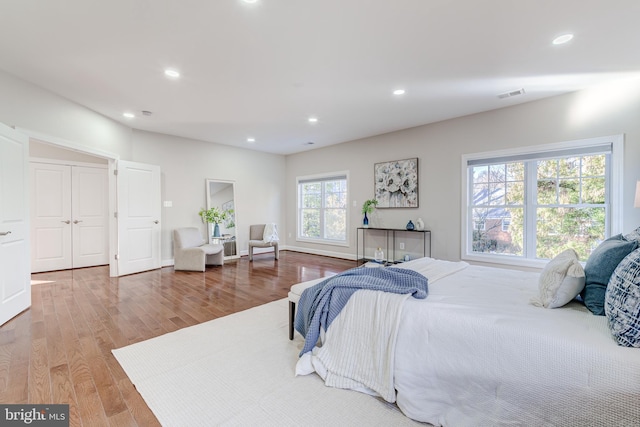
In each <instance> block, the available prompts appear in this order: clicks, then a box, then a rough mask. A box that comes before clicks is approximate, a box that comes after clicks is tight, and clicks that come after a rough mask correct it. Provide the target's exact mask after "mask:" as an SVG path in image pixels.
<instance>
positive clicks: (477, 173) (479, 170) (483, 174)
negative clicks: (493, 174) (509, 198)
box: [473, 166, 489, 183]
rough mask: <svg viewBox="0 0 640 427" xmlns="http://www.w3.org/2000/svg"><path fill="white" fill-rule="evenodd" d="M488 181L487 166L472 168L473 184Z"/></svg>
mask: <svg viewBox="0 0 640 427" xmlns="http://www.w3.org/2000/svg"><path fill="white" fill-rule="evenodd" d="M488 181H489V166H476V167H474V168H473V182H475V183H480V182H488Z"/></svg>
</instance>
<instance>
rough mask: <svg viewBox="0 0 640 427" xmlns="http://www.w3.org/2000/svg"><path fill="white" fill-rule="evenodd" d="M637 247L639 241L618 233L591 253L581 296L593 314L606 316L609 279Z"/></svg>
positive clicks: (585, 267)
mask: <svg viewBox="0 0 640 427" xmlns="http://www.w3.org/2000/svg"><path fill="white" fill-rule="evenodd" d="M637 247H638V242H637V241H628V240H626V239H625V238H624V237H623V236H622V234H618V235H617V236H613V237H610V238H608V239H607V240H605V241H604V242H602V243H600V245H599V246H598V247H597V248H595V249H594V250H593V252H591V255H589V259H587V263H586V264H585V266H584V275H585V286H584V290H583V291H582V292H581V293H580V296H582V300H583V301H584V304H585V305H586V306H587V308H588V309H589V310H590V311H591V312H592V313H593V314H596V315H598V316H604V314H605V313H604V298H605V292H606V291H607V284H608V283H609V279H610V278H611V275H612V274H613V271H614V270H615V269H616V267H617V266H618V264H620V261H622V260H623V259H624V257H626V256H627V255H629V253H631V252H632V251H633V250H635V249H636V248H637Z"/></svg>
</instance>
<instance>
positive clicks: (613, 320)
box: [604, 249, 640, 347]
mask: <svg viewBox="0 0 640 427" xmlns="http://www.w3.org/2000/svg"><path fill="white" fill-rule="evenodd" d="M604 309H605V313H606V316H607V321H608V323H609V330H611V333H612V334H613V337H614V338H615V339H616V341H617V342H618V344H619V345H622V346H625V347H640V249H636V250H635V251H633V252H631V253H630V254H629V255H627V256H626V257H625V258H624V259H623V260H622V261H621V262H620V264H618V267H616V269H615V270H614V272H613V274H612V275H611V280H610V281H609V285H608V286H607V292H606V296H605V306H604Z"/></svg>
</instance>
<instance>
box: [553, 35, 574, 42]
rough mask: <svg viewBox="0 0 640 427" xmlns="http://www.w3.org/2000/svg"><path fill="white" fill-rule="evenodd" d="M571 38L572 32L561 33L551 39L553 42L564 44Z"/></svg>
mask: <svg viewBox="0 0 640 427" xmlns="http://www.w3.org/2000/svg"><path fill="white" fill-rule="evenodd" d="M572 38H573V34H563V35H561V36H558V37H556V38H555V39H553V44H565V43H566V42H568V41H570V40H571V39H572Z"/></svg>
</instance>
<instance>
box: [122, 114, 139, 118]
mask: <svg viewBox="0 0 640 427" xmlns="http://www.w3.org/2000/svg"><path fill="white" fill-rule="evenodd" d="M122 115H123V116H125V117H126V118H127V119H133V118H134V117H135V116H136V115H135V114H133V113H122Z"/></svg>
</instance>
